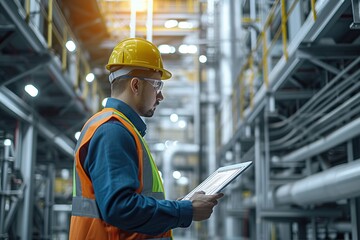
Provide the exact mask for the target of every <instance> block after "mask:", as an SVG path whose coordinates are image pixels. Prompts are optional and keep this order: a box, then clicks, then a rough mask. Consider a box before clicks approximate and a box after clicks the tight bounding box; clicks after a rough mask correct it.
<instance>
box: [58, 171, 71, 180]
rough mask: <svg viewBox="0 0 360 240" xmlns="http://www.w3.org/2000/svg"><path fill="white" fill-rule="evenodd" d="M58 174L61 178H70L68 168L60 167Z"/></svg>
mask: <svg viewBox="0 0 360 240" xmlns="http://www.w3.org/2000/svg"><path fill="white" fill-rule="evenodd" d="M60 175H61V178H62V179H69V178H70V171H69V169H61V171H60Z"/></svg>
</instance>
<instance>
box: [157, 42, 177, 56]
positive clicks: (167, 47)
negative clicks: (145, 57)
mask: <svg viewBox="0 0 360 240" xmlns="http://www.w3.org/2000/svg"><path fill="white" fill-rule="evenodd" d="M158 49H159V51H160V53H162V54H169V53H175V52H176V49H175V47H173V46H171V45H167V44H162V45H160V46H159V47H158Z"/></svg>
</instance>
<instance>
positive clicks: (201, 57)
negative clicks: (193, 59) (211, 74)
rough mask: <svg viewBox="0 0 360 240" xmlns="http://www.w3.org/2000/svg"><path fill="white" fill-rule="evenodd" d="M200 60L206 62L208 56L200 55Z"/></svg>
mask: <svg viewBox="0 0 360 240" xmlns="http://www.w3.org/2000/svg"><path fill="white" fill-rule="evenodd" d="M199 62H201V63H206V62H207V57H206V56H205V55H200V56H199Z"/></svg>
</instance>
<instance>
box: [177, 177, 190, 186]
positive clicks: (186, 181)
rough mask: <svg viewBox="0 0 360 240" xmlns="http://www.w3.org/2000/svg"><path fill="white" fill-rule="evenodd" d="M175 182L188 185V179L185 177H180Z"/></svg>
mask: <svg viewBox="0 0 360 240" xmlns="http://www.w3.org/2000/svg"><path fill="white" fill-rule="evenodd" d="M177 183H178V184H179V185H181V186H186V185H189V179H188V178H187V177H181V178H179V179H178V180H177Z"/></svg>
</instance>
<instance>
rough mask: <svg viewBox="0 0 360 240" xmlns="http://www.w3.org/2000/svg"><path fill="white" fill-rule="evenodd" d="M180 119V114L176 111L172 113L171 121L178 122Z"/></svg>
mask: <svg viewBox="0 0 360 240" xmlns="http://www.w3.org/2000/svg"><path fill="white" fill-rule="evenodd" d="M178 120H179V116H178V115H177V114H176V113H173V114H171V115H170V121H172V122H173V123H175V122H177V121H178Z"/></svg>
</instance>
